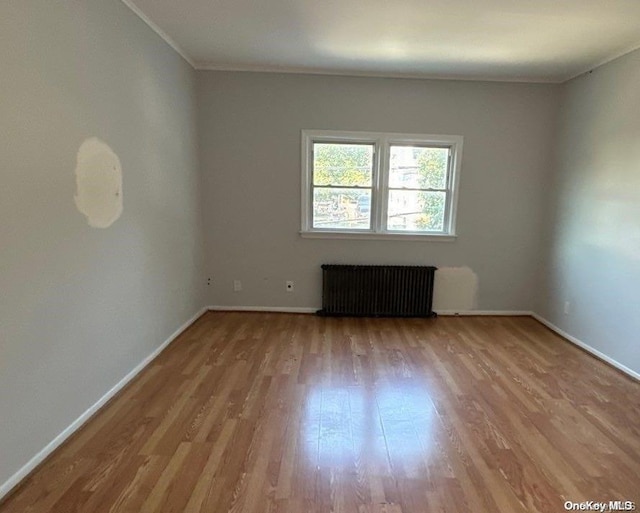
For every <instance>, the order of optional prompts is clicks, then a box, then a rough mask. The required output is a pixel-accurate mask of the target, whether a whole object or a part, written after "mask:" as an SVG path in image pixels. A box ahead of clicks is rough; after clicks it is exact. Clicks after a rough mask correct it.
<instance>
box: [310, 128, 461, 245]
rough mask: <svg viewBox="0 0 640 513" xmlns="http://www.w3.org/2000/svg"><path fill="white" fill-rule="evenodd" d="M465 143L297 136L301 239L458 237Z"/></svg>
mask: <svg viewBox="0 0 640 513" xmlns="http://www.w3.org/2000/svg"><path fill="white" fill-rule="evenodd" d="M461 159H462V137H461V136H451V135H415V134H383V133H372V132H333V131H324V130H323V131H317V130H314V131H311V130H304V131H303V132H302V162H303V165H302V231H301V233H302V235H303V236H306V237H341V238H342V237H345V238H351V237H353V238H359V237H362V238H394V237H404V238H418V239H425V238H429V237H432V238H434V239H438V240H451V239H452V238H453V237H454V236H455V220H456V205H457V199H458V194H457V193H458V183H459V179H460V163H461Z"/></svg>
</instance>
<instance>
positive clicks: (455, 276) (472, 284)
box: [433, 267, 478, 312]
mask: <svg viewBox="0 0 640 513" xmlns="http://www.w3.org/2000/svg"><path fill="white" fill-rule="evenodd" d="M476 308H478V276H477V275H476V273H474V272H473V271H472V270H471V269H469V268H468V267H440V268H438V270H437V271H436V279H435V284H434V289H433V309H434V310H435V311H436V312H437V311H438V310H451V311H452V310H460V311H469V310H475V309H476Z"/></svg>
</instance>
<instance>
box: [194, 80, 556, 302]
mask: <svg viewBox="0 0 640 513" xmlns="http://www.w3.org/2000/svg"><path fill="white" fill-rule="evenodd" d="M198 90H199V97H198V98H199V114H200V116H199V136H200V148H201V153H200V155H201V164H202V169H203V174H204V189H203V191H204V194H205V197H206V206H205V219H206V221H205V225H206V227H207V233H206V237H207V238H206V250H207V261H206V267H207V272H208V273H210V274H211V276H212V277H213V284H212V286H211V287H210V294H209V301H210V304H214V305H233V306H239V305H240V306H241V305H246V306H293V307H318V306H319V303H320V296H321V283H320V265H321V264H322V263H372V264H375V263H397V264H434V265H436V266H439V267H442V266H468V267H470V268H471V269H472V270H473V271H474V272H475V273H476V275H477V277H478V280H479V296H478V297H479V299H478V304H477V307H478V308H479V309H482V310H530V309H531V308H532V307H533V301H534V295H535V292H534V288H535V286H536V274H535V272H534V271H535V269H536V267H537V265H538V255H539V242H540V239H539V233H540V230H541V215H542V204H543V202H544V199H543V196H544V194H545V188H544V187H545V184H544V179H545V178H546V175H547V172H548V168H549V166H550V145H551V144H552V142H553V138H554V128H555V125H554V122H555V111H556V109H557V98H558V92H559V86H556V85H540V84H537V85H536V84H507V83H484V82H460V81H458V82H452V81H434V80H432V81H428V80H400V79H376V78H354V77H337V76H309V75H284V74H264V73H263V74H260V73H233V72H202V73H198ZM302 129H336V130H365V131H366V130H368V131H381V132H404V133H426V134H454V135H462V136H464V138H465V139H464V156H463V162H462V175H461V182H460V185H461V188H460V199H459V209H458V227H457V231H458V234H459V236H458V239H457V241H456V242H415V241H393V242H390V241H363V240H357V241H353V240H352V241H344V240H326V239H323V240H311V239H303V238H301V237H300V236H299V234H298V232H299V230H300V176H301V168H300V166H301V164H300V131H301V130H302ZM233 279H240V280H242V285H243V290H242V292H236V293H234V292H233V288H232V280H233ZM285 280H294V281H295V291H294V292H293V293H287V292H285V285H284V282H285ZM455 282H456V280H453V281H452V283H455ZM447 306H448V307H449V308H451V307H452V305H450V304H449V305H447Z"/></svg>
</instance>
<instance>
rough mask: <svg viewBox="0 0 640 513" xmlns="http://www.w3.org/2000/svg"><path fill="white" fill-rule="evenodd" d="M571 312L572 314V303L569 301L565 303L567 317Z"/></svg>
mask: <svg viewBox="0 0 640 513" xmlns="http://www.w3.org/2000/svg"><path fill="white" fill-rule="evenodd" d="M569 312H571V303H570V302H569V301H565V302H564V314H565V315H569Z"/></svg>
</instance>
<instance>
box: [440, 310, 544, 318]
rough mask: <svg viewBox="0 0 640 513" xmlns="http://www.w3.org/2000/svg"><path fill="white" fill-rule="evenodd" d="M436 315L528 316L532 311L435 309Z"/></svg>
mask: <svg viewBox="0 0 640 513" xmlns="http://www.w3.org/2000/svg"><path fill="white" fill-rule="evenodd" d="M435 312H436V313H437V314H438V315H442V316H443V317H449V316H457V315H459V316H461V317H462V316H468V315H493V316H503V317H506V316H509V317H517V316H522V315H526V316H530V315H532V312H530V311H529V310H436V311H435Z"/></svg>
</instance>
